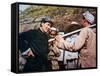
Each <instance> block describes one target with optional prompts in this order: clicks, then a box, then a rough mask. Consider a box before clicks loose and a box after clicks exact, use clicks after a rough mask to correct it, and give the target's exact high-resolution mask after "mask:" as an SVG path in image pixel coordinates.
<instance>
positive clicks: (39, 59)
mask: <svg viewBox="0 0 100 76" xmlns="http://www.w3.org/2000/svg"><path fill="white" fill-rule="evenodd" d="M52 24H53V23H52V21H51V20H50V18H48V17H45V18H43V19H42V21H41V24H40V28H39V29H34V30H29V31H27V32H23V33H21V34H19V49H20V51H21V53H22V55H23V54H24V55H25V54H26V55H27V56H28V57H27V63H26V64H25V67H24V70H23V71H24V72H39V71H48V35H47V33H48V31H49V29H50V27H51V26H52Z"/></svg>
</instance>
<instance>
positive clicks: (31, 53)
mask: <svg viewBox="0 0 100 76" xmlns="http://www.w3.org/2000/svg"><path fill="white" fill-rule="evenodd" d="M27 56H32V57H35V56H34V54H33V52H32V50H29V51H28V53H27Z"/></svg>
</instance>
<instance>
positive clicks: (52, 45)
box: [48, 27, 61, 70]
mask: <svg viewBox="0 0 100 76" xmlns="http://www.w3.org/2000/svg"><path fill="white" fill-rule="evenodd" d="M57 35H58V29H56V28H54V27H52V28H50V33H49V36H50V39H52V38H55V37H56V36H57ZM60 54H61V52H60V50H59V49H58V47H57V44H56V41H52V42H49V53H48V60H49V61H50V69H51V70H59V64H58V57H59V56H60Z"/></svg>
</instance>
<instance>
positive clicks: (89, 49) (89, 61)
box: [56, 11, 96, 68]
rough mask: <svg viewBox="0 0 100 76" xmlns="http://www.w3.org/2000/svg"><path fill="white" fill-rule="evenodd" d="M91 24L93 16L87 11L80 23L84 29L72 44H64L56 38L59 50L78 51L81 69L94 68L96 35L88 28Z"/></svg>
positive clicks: (63, 41)
mask: <svg viewBox="0 0 100 76" xmlns="http://www.w3.org/2000/svg"><path fill="white" fill-rule="evenodd" d="M93 22H94V16H93V15H92V14H91V13H90V12H89V11H88V12H85V13H83V14H82V17H81V19H80V23H81V24H82V25H83V27H84V28H83V29H82V30H81V31H80V33H79V36H77V38H76V40H75V42H74V43H73V44H70V43H69V42H66V41H65V40H64V39H63V38H62V37H61V36H57V37H56V40H57V41H58V47H59V48H62V49H68V50H69V51H77V50H79V52H80V56H79V66H80V67H81V68H95V67H96V34H95V33H94V32H93V30H92V29H90V28H89V27H88V26H90V25H91V24H92V23H93Z"/></svg>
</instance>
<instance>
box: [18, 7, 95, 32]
mask: <svg viewBox="0 0 100 76" xmlns="http://www.w3.org/2000/svg"><path fill="white" fill-rule="evenodd" d="M87 10H88V11H90V12H92V13H93V14H96V9H93V8H79V7H62V6H36V5H31V6H30V7H29V8H27V9H26V10H24V11H20V13H19V24H20V25H19V32H23V31H27V30H29V29H34V28H38V27H39V24H40V22H39V21H40V20H41V17H43V16H49V17H51V19H52V21H53V22H54V27H56V28H58V29H59V30H60V31H64V32H66V30H67V28H68V27H69V24H70V23H71V22H72V21H77V22H79V16H80V14H82V13H83V12H85V11H87Z"/></svg>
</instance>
